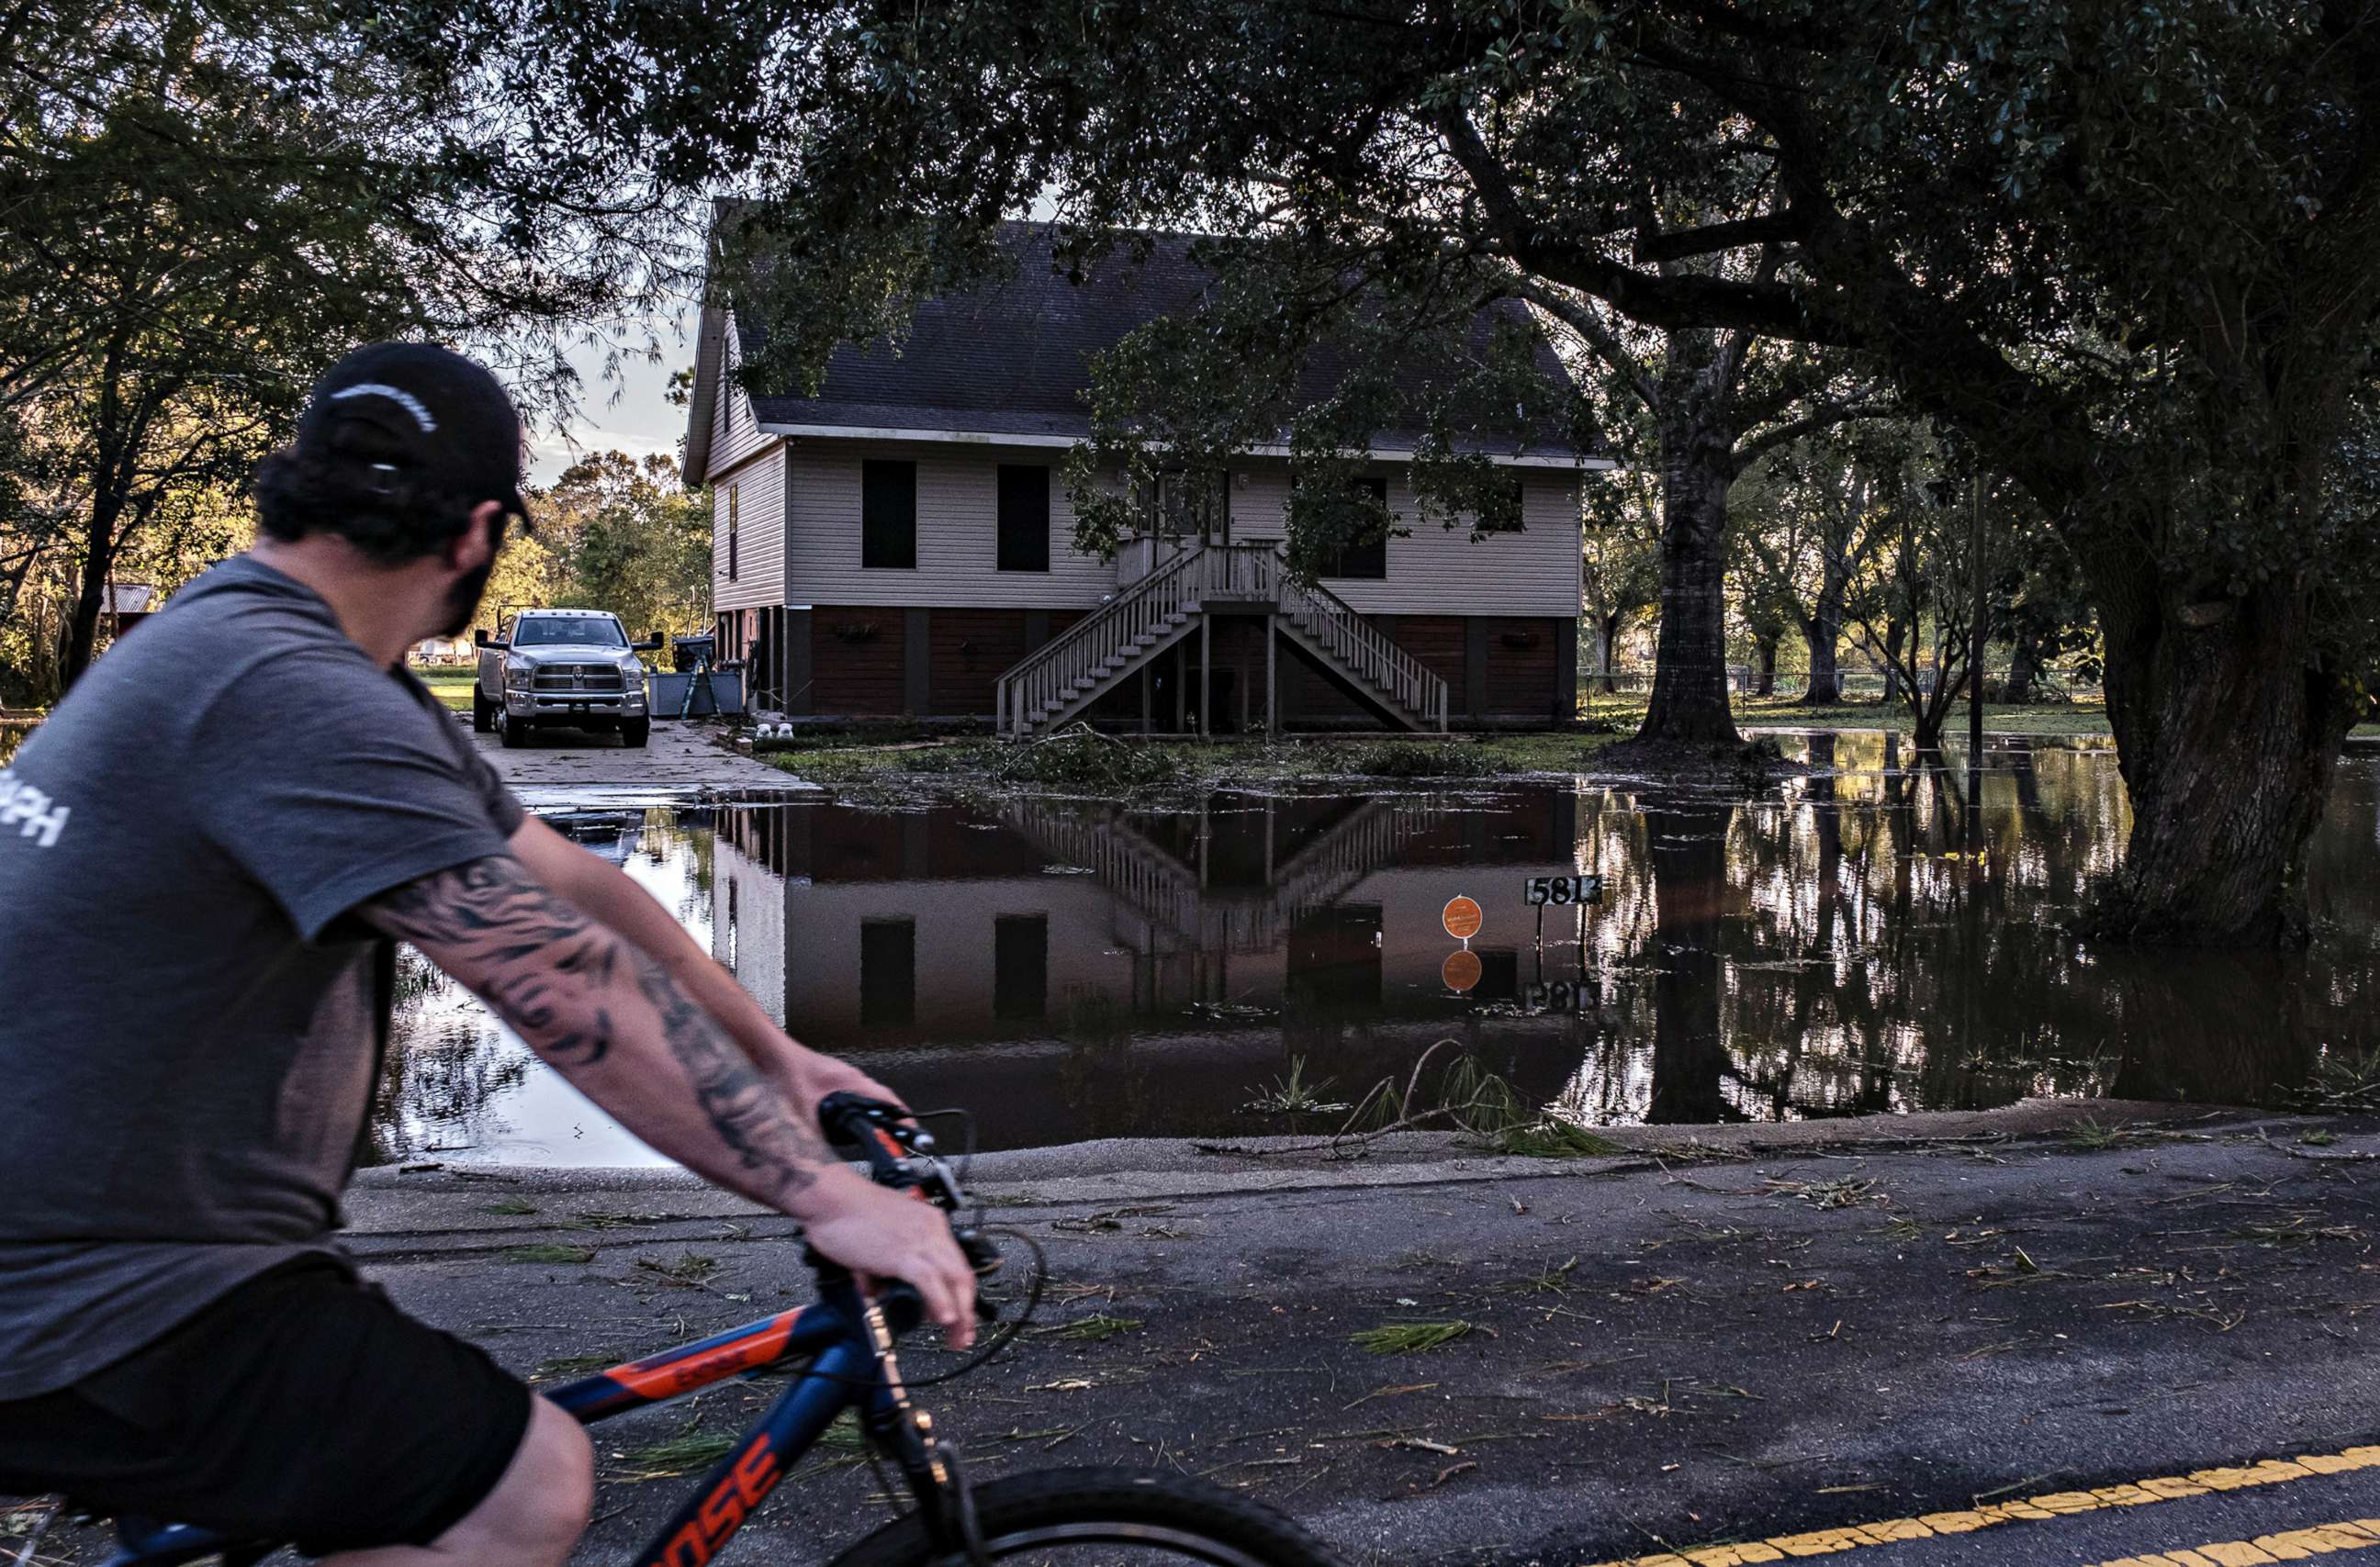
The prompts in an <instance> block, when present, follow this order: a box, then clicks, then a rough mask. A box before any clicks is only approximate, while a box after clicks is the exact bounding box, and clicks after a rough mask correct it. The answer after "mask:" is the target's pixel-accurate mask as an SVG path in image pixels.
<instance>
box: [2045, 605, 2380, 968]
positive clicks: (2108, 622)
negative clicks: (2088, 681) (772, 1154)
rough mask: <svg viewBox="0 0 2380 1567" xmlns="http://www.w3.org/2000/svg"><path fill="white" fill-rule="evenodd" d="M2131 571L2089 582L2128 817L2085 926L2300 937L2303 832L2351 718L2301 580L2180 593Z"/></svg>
mask: <svg viewBox="0 0 2380 1567" xmlns="http://www.w3.org/2000/svg"><path fill="white" fill-rule="evenodd" d="M2133 575H2134V577H2135V581H2134V582H2133V583H2132V584H2131V585H2130V589H2131V590H2129V591H2118V592H2112V593H2111V592H2107V591H2104V590H2103V591H2102V592H2101V593H2099V594H2098V595H2097V597H2098V599H2099V609H2100V617H2101V625H2102V626H2103V627H2104V628H2105V629H2106V631H2107V720H2108V723H2109V724H2110V725H2111V726H2112V727H2113V728H2114V730H2115V732H2116V747H2117V754H2118V756H2119V759H2120V760H2121V765H2122V768H2123V773H2124V784H2125V788H2126V791H2127V792H2128V793H2129V794H2130V795H2131V805H2132V832H2131V841H2130V843H2129V844H2128V845H2127V846H2126V849H2125V853H2124V865H2123V869H2121V870H2120V871H2119V872H2118V874H2117V875H2116V877H2115V878H2114V880H2113V881H2111V882H2110V883H2109V884H2108V885H2107V887H2105V888H2104V889H2103V890H2102V892H2101V893H2100V895H2099V897H2098V898H2097V900H2096V901H2095V904H2094V906H2093V907H2092V909H2091V911H2090V913H2089V915H2088V917H2087V920H2086V926H2087V929H2089V930H2090V931H2091V933H2093V934H2095V935H2099V936H2103V937H2110V938H2117V939H2122V940H2129V941H2159V942H2168V943H2174V944H2182V945H2192V946H2258V947H2273V946H2297V945H2302V944H2303V943H2304V941H2305V940H2306V935H2307V911H2306V894H2305V884H2304V864H2305V845H2306V841H2307V839H2308V838H2310V837H2311V836H2312V835H2313V830H2314V827H2315V826H2316V824H2317V823H2318V822H2319V821H2320V820H2321V817H2322V811H2323V807H2324V804H2325V801H2326V800H2327V799H2328V797H2329V795H2330V782H2331V775H2332V773H2333V771H2335V769H2336V767H2337V765H2338V752H2339V747H2340V745H2341V743H2342V742H2343V741H2344V740H2345V739H2346V736H2347V731H2348V728H2349V725H2350V723H2352V721H2353V718H2354V708H2355V701H2354V686H2353V682H2352V681H2350V680H2349V679H2348V678H2346V676H2345V675H2344V674H2342V673H2341V672H2340V671H2339V670H2338V669H2337V668H2335V667H2327V666H2325V664H2324V662H2323V661H2322V660H2321V658H2320V657H2319V656H2318V654H2317V653H2316V650H2315V640H2314V627H2313V619H2314V616H2315V613H2316V611H2315V610H2314V608H2313V603H2312V600H2313V593H2312V592H2311V590H2310V589H2297V590H2292V589H2290V588H2289V586H2288V585H2286V584H2276V585H2271V586H2267V587H2265V588H2263V589H2258V590H2256V591H2254V592H2252V593H2249V594H2247V595H2245V596H2242V597H2237V598H2222V599H2216V600H2213V601H2208V602H2205V603H2203V604H2185V603H2178V602H2176V601H2175V599H2176V597H2177V595H2175V594H2174V593H2173V591H2172V590H2171V589H2170V587H2169V586H2168V585H2167V584H2164V583H2160V582H2158V581H2157V580H2156V579H2155V577H2154V576H2153V575H2151V572H2150V571H2149V570H2143V569H2140V568H2135V570H2134V573H2133Z"/></svg>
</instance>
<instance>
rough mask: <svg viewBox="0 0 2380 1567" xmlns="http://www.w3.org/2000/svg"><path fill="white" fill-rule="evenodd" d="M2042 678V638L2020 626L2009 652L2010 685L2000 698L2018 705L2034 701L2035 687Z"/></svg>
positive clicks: (2027, 704)
mask: <svg viewBox="0 0 2380 1567" xmlns="http://www.w3.org/2000/svg"><path fill="white" fill-rule="evenodd" d="M2040 678H2041V638H2038V637H2035V636H2033V635H2032V634H2031V633H2029V632H2027V631H2026V630H2025V629H2024V628H2023V627H2022V626H2019V627H2018V628H2017V633H2016V640H2015V645H2014V647H2013V648H2012V649H2011V650H2010V653H2009V674H2008V687H2007V689H2005V690H2003V691H2002V692H2001V693H2000V700H2002V701H2004V702H2009V703H2012V704H2014V705H2015V706H2017V707H2029V706H2031V705H2032V703H2033V687H2034V683H2035V682H2037V681H2038V680H2039V679H2040Z"/></svg>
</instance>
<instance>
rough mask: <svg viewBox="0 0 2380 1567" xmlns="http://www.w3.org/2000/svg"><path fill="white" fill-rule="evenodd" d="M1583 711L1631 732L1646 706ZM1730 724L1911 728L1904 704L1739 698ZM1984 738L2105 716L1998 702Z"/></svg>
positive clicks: (1956, 733)
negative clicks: (1814, 704) (1817, 703)
mask: <svg viewBox="0 0 2380 1567" xmlns="http://www.w3.org/2000/svg"><path fill="white" fill-rule="evenodd" d="M1588 711H1590V712H1592V713H1594V714H1595V716H1597V718H1608V719H1609V720H1610V721H1611V722H1612V723H1617V724H1619V725H1620V726H1621V727H1622V728H1624V729H1633V728H1634V727H1635V726H1636V724H1637V723H1640V722H1642V721H1643V719H1644V717H1645V703H1644V700H1643V698H1638V697H1603V698H1590V700H1589V704H1588ZM1735 722H1736V723H1737V724H1738V725H1739V726H1741V727H1743V728H1745V729H1897V730H1899V731H1900V732H1901V733H1902V734H1904V735H1907V734H1912V733H1914V732H1915V730H1916V727H1917V726H1916V725H1915V724H1914V723H1912V722H1911V721H1910V717H1909V708H1908V705H1907V704H1906V703H1902V702H1895V703H1893V704H1892V705H1891V706H1890V707H1886V706H1884V705H1883V704H1882V703H1879V702H1835V703H1830V704H1828V705H1826V706H1823V707H1811V706H1808V705H1807V704H1805V703H1802V702H1796V701H1790V700H1772V699H1769V698H1762V697H1741V698H1737V699H1736V703H1735ZM1942 726H1943V729H1944V731H1945V733H1946V735H1948V737H1949V738H1950V739H1954V740H1955V739H1958V738H1960V737H1961V736H1963V735H1965V734H1966V733H1967V704H1966V703H1965V702H1964V701H1960V702H1956V703H1953V704H1952V706H1951V709H1950V711H1949V712H1948V713H1946V714H1944V715H1943V720H1942ZM1984 732H1985V734H1987V735H2106V734H2108V733H2110V731H2109V730H2108V728H2107V708H2106V707H2105V706H2104V705H2102V704H2101V703H2098V702H2095V701H2094V702H2058V703H2046V704H2040V705H2035V706H2030V707H2010V706H2007V705H2005V704H2002V703H1999V702H1985V704H1984Z"/></svg>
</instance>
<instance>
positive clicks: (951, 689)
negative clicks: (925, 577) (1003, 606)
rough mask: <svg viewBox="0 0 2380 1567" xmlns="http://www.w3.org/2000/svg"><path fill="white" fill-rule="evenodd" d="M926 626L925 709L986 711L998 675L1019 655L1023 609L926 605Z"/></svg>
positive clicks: (952, 713) (968, 714) (966, 714)
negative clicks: (926, 705)
mask: <svg viewBox="0 0 2380 1567" xmlns="http://www.w3.org/2000/svg"><path fill="white" fill-rule="evenodd" d="M927 625H928V626H929V631H928V633H927V638H926V644H927V658H928V660H929V662H928V665H927V674H926V691H927V703H928V707H929V711H932V712H934V713H936V714H938V715H941V716H947V717H959V718H974V717H979V716H981V715H982V714H985V713H989V712H990V711H991V709H992V692H993V687H994V686H996V685H997V684H998V682H999V680H1000V677H1001V674H1002V673H1003V672H1004V671H1006V670H1007V669H1008V668H1009V666H1010V665H1012V664H1014V662H1016V661H1017V660H1019V659H1021V658H1023V657H1024V656H1025V652H1026V646H1025V643H1026V635H1025V612H1024V611H1023V610H931V611H929V612H928V620H927Z"/></svg>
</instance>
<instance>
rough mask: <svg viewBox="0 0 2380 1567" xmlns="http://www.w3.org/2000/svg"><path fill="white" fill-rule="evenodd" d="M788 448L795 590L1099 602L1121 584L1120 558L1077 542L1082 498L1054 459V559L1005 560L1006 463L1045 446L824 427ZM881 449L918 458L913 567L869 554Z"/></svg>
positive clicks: (825, 599) (996, 604)
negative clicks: (867, 476)
mask: <svg viewBox="0 0 2380 1567" xmlns="http://www.w3.org/2000/svg"><path fill="white" fill-rule="evenodd" d="M788 450H789V453H790V456H789V458H788V463H787V467H788V468H789V470H790V477H791V493H790V494H789V495H788V496H787V498H786V506H785V531H786V549H785V594H786V597H785V599H784V602H787V603H795V604H903V605H920V606H950V607H957V606H969V607H985V608H1009V609H1087V608H1089V607H1091V606H1092V605H1094V604H1097V603H1098V602H1099V600H1100V598H1101V597H1102V596H1103V595H1105V594H1107V593H1109V592H1111V591H1112V590H1113V589H1114V588H1115V581H1116V572H1115V566H1114V565H1112V564H1111V563H1109V562H1106V561H1102V560H1100V559H1099V558H1098V557H1097V556H1095V555H1086V554H1081V553H1077V552H1076V551H1075V513H1074V508H1073V507H1071V506H1069V505H1068V504H1066V485H1065V479H1064V476H1063V475H1062V473H1060V472H1059V471H1058V469H1057V467H1056V465H1055V463H1054V462H1052V463H1051V466H1050V569H1049V570H1048V571H1002V570H1000V569H999V545H1000V526H999V522H1000V490H999V485H1000V475H999V466H1000V464H1001V463H1002V462H1030V461H1033V460H1035V459H1036V457H1037V456H1039V454H1036V453H1032V452H1026V451H1018V450H1016V449H1014V448H995V449H987V448H984V447H977V446H963V445H931V444H927V443H909V442H881V443H874V442H857V441H829V440H823V439H817V438H801V439H797V440H795V441H794V442H793V443H791V444H790V446H789V448H788ZM1050 456H1052V457H1055V456H1058V454H1055V453H1052V454H1050ZM871 457H884V458H892V459H895V460H898V461H906V462H915V463H916V464H917V565H916V566H915V567H914V568H912V569H906V570H883V569H873V570H871V569H869V568H868V567H865V566H862V565H860V564H859V465H860V464H861V463H862V462H863V461H865V460H867V459H868V458H871ZM747 515H748V514H747Z"/></svg>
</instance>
